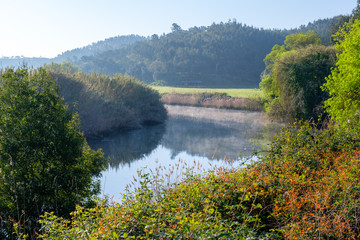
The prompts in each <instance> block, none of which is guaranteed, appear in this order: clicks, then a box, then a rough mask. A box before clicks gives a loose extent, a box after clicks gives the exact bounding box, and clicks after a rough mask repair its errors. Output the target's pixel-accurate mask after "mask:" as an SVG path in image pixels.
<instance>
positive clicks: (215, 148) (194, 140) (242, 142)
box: [162, 117, 266, 159]
mask: <svg viewBox="0 0 360 240" xmlns="http://www.w3.org/2000/svg"><path fill="white" fill-rule="evenodd" d="M262 128H263V126H262V125H258V124H255V123H252V122H241V123H239V122H215V121H210V120H204V119H202V120H196V119H191V118H186V117H176V118H175V117H171V118H170V119H169V120H168V122H167V129H166V134H165V135H164V137H163V140H162V144H163V145H164V146H165V147H167V148H169V149H171V150H172V151H173V153H172V155H173V156H176V155H177V154H178V153H179V152H181V151H186V152H187V153H189V154H192V155H200V156H206V157H207V158H209V159H223V158H224V157H226V158H228V159H237V158H239V157H241V156H245V155H249V154H251V153H252V152H253V151H254V150H256V149H258V147H259V145H258V143H259V140H254V139H257V138H258V137H261V136H263V134H261V133H262ZM265 135H266V134H265Z"/></svg>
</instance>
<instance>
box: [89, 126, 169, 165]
mask: <svg viewBox="0 0 360 240" xmlns="http://www.w3.org/2000/svg"><path fill="white" fill-rule="evenodd" d="M165 129H166V127H165V124H158V125H154V126H144V127H142V128H140V129H136V130H131V131H119V132H114V133H112V134H110V135H108V136H106V137H105V138H103V139H101V140H89V145H90V146H91V147H92V148H93V149H98V148H102V149H103V151H104V153H105V156H106V157H107V158H109V161H110V167H111V168H115V169H118V168H119V166H120V167H121V166H124V165H129V166H130V164H131V163H132V162H133V161H136V160H139V159H141V158H143V157H145V156H147V155H149V154H150V153H151V152H152V151H153V150H154V149H155V148H157V147H158V145H159V144H160V141H161V139H162V137H163V135H164V133H165Z"/></svg>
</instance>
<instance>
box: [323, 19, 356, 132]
mask: <svg viewBox="0 0 360 240" xmlns="http://www.w3.org/2000/svg"><path fill="white" fill-rule="evenodd" d="M335 39H336V41H337V43H336V45H335V48H336V49H338V50H339V51H340V54H339V55H338V60H337V62H336V67H335V68H334V69H333V70H332V72H331V75H330V76H329V77H328V78H327V79H326V83H325V84H324V87H323V89H324V90H326V91H328V92H329V94H330V98H329V99H328V100H327V101H326V102H325V107H327V112H329V113H330V116H331V117H332V119H334V120H336V121H338V122H339V123H340V125H342V126H349V125H353V126H359V124H360V64H359V63H360V20H354V22H353V23H345V25H344V26H343V27H342V28H341V29H340V30H339V32H338V33H337V34H336V36H335Z"/></svg>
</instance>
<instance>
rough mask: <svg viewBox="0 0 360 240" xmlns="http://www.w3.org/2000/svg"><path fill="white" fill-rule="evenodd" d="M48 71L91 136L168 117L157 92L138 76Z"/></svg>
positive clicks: (82, 126) (83, 127) (84, 129)
mask: <svg viewBox="0 0 360 240" xmlns="http://www.w3.org/2000/svg"><path fill="white" fill-rule="evenodd" d="M49 71H51V74H52V76H53V77H54V78H55V80H56V82H57V83H58V84H59V86H60V90H61V91H60V93H61V95H62V96H63V97H64V99H65V102H66V103H67V104H69V105H70V106H74V110H75V111H78V113H79V117H80V120H81V128H82V130H83V131H84V133H85V134H86V135H87V136H88V137H89V136H90V137H91V136H102V135H103V134H106V133H107V132H111V131H113V130H117V129H121V128H137V127H139V126H141V125H142V124H144V123H156V122H163V121H164V120H165V119H166V109H165V108H164V106H163V104H162V103H161V101H160V95H159V94H158V92H156V91H155V90H153V89H151V88H149V87H148V86H146V85H145V84H143V83H141V82H140V81H138V80H137V79H135V78H132V77H129V76H124V75H120V74H117V75H114V76H112V77H110V76H107V75H102V74H98V73H91V74H85V73H82V72H76V73H71V72H64V71H58V70H54V69H50V70H49ZM74 104H75V105H74Z"/></svg>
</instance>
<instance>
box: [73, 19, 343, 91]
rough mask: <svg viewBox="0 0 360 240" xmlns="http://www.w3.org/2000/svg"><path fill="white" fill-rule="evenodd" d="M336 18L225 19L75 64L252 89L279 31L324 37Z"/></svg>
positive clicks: (171, 82)
mask: <svg viewBox="0 0 360 240" xmlns="http://www.w3.org/2000/svg"><path fill="white" fill-rule="evenodd" d="M335 22H337V18H332V19H326V20H319V21H315V22H314V23H311V24H308V25H307V26H305V25H304V26H301V27H300V28H298V29H292V30H275V29H274V30H265V29H258V28H254V27H251V26H247V25H243V24H241V23H237V22H236V21H229V22H227V23H220V24H215V23H214V24H212V25H211V26H208V27H193V28H190V29H189V30H183V29H181V27H180V26H179V25H177V24H176V23H174V24H173V26H172V32H171V33H169V34H166V35H162V36H157V35H153V36H152V37H151V39H150V40H148V41H142V42H137V43H135V44H133V45H131V46H129V47H127V48H122V49H119V50H113V51H107V52H103V53H99V54H96V55H94V56H89V57H84V58H82V59H81V60H80V61H79V62H77V64H78V65H79V66H80V67H81V68H82V70H83V71H85V72H92V71H96V72H102V73H106V74H115V73H118V72H120V73H125V74H129V75H131V76H135V77H137V78H138V79H140V80H141V81H143V82H145V83H155V84H159V85H166V86H177V87H179V86H180V87H184V86H185V87H189V86H197V87H216V88H229V87H230V88H231V87H232V88H255V87H257V86H258V84H259V76H260V74H261V72H262V71H263V69H264V67H265V66H264V63H263V59H264V57H265V56H266V54H267V53H268V52H269V51H270V50H271V48H272V46H274V45H275V44H279V43H281V42H283V41H284V39H285V36H287V35H288V34H291V33H297V32H301V31H304V32H306V31H308V30H315V31H318V32H319V34H321V38H322V39H324V42H325V43H329V42H330V33H329V31H330V26H331V25H332V24H333V23H335Z"/></svg>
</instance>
